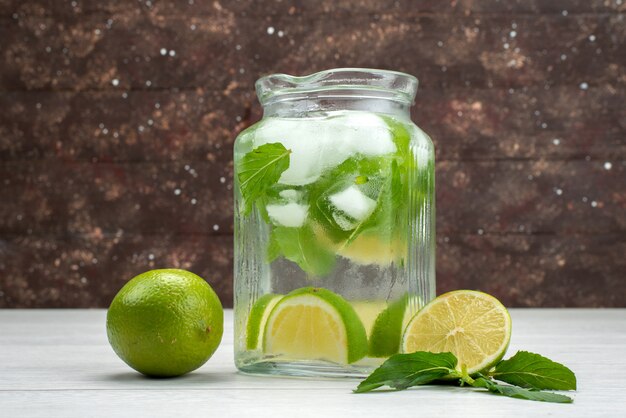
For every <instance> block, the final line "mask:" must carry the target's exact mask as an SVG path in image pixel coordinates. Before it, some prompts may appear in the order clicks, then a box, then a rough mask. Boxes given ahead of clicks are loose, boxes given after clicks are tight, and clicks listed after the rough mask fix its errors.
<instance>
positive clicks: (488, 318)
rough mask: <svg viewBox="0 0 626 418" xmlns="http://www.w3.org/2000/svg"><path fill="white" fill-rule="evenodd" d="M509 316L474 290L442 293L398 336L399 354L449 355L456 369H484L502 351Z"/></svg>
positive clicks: (506, 341) (495, 301)
mask: <svg viewBox="0 0 626 418" xmlns="http://www.w3.org/2000/svg"><path fill="white" fill-rule="evenodd" d="M510 339H511V317H510V316H509V312H508V311H507V310H506V308H505V307H504V306H503V305H502V304H501V303H500V301H499V300H498V299H496V298H494V297H493V296H491V295H488V294H486V293H483V292H477V291H474V290H455V291H453V292H448V293H444V294H443V295H441V296H439V297H437V298H435V299H434V300H432V301H431V302H430V303H428V304H427V305H426V306H424V308H422V310H421V311H419V312H418V313H417V315H415V316H414V317H413V318H412V319H411V321H410V322H409V324H408V325H407V327H406V331H405V332H404V336H403V337H402V351H403V352H404V353H413V352H415V351H432V352H435V353H441V352H451V353H452V354H454V355H455V356H456V358H457V359H458V360H459V362H458V366H457V367H458V368H459V370H460V369H461V368H462V366H466V367H467V372H468V373H469V374H474V373H477V372H480V371H483V370H487V369H489V368H491V367H492V366H493V365H495V364H496V363H497V362H498V361H500V359H502V357H503V356H504V353H505V352H506V349H507V348H508V346H509V341H510Z"/></svg>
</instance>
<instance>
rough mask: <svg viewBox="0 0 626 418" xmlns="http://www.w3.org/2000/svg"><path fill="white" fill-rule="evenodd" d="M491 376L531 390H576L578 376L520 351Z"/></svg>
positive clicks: (556, 364) (539, 357)
mask: <svg viewBox="0 0 626 418" xmlns="http://www.w3.org/2000/svg"><path fill="white" fill-rule="evenodd" d="M490 376H491V377H493V378H494V379H496V380H501V381H503V382H507V383H510V384H512V385H515V386H520V387H523V388H531V389H552V390H575V389H576V376H575V375H574V372H572V371H571V370H570V369H568V368H567V367H565V366H564V365H562V364H560V363H557V362H555V361H552V360H550V359H548V358H546V357H543V356H541V355H539V354H535V353H529V352H528V351H518V352H517V353H516V354H515V355H514V356H513V357H511V358H510V359H508V360H504V361H501V362H500V363H498V364H497V365H496V368H495V370H494V371H493V372H491V373H490Z"/></svg>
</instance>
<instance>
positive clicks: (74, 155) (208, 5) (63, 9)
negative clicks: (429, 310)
mask: <svg viewBox="0 0 626 418" xmlns="http://www.w3.org/2000/svg"><path fill="white" fill-rule="evenodd" d="M625 11H626V1H624V2H622V1H617V0H592V1H589V0H558V1H540V0H532V1H521V0H518V1H498V0H484V1H473V0H458V1H456V0H455V1H431V0H420V1H408V0H402V1H392V0H384V1H375V0H361V1H356V2H355V1H347V0H324V1H321V2H309V1H297V0H287V1H270V0H264V1H253V0H242V1H221V2H220V1H212V0H194V1H173V0H153V1H145V0H140V1H129V0H101V1H96V2H94V1H85V0H76V1H65V0H52V1H50V0H0V202H1V203H0V307H106V306H108V304H109V303H110V301H111V299H112V297H113V295H114V294H115V293H116V292H117V290H118V289H119V288H120V287H121V286H122V285H123V284H124V283H125V282H126V281H127V280H129V279H130V278H132V277H133V276H134V275H136V274H139V273H141V272H143V271H145V270H148V269H151V268H157V267H180V268H187V269H190V270H192V271H194V272H195V273H198V274H200V275H201V276H203V277H204V278H206V279H207V281H209V282H210V283H211V284H212V285H213V286H214V288H215V289H216V290H217V291H218V293H219V294H220V296H221V298H222V301H223V303H224V304H225V305H226V306H229V305H230V304H231V301H232V216H231V206H232V198H231V194H232V190H231V188H232V162H231V158H232V150H231V147H232V143H233V140H234V138H235V137H236V135H237V133H238V132H239V131H240V130H242V129H243V128H245V127H247V126H249V125H250V124H252V123H254V122H255V121H257V120H258V119H259V117H260V115H261V109H260V106H259V105H258V103H257V101H256V98H255V96H254V90H253V83H254V80H255V79H257V78H258V77H259V76H261V75H265V74H268V73H272V72H286V73H291V74H296V75H304V74H310V73H312V72H315V71H319V70H322V69H327V68H332V67H342V66H350V67H355V66H361V67H373V68H388V69H395V70H400V71H405V72H408V73H411V74H414V75H416V76H417V77H418V78H419V79H420V88H419V91H418V95H417V99H416V106H415V108H414V112H413V118H414V120H415V121H416V122H417V123H418V124H419V125H420V126H422V127H423V128H424V130H425V131H426V132H428V133H429V134H431V136H432V137H433V139H434V141H435V144H436V153H437V231H438V237H437V243H438V251H437V273H438V277H437V278H438V290H439V291H440V292H443V291H446V290H450V289H454V288H460V287H471V288H476V289H481V290H485V291H488V292H490V293H493V294H494V295H496V296H497V297H499V298H500V299H501V300H503V301H504V302H505V303H506V304H507V305H508V306H590V307H591V306H622V307H624V306H626V282H625V281H624V280H623V278H624V277H626V258H625V257H623V254H624V253H626V185H625V182H624V178H625V177H626V165H625V160H626V107H625V106H624V102H625V101H626V88H625V85H626V73H625V69H626V53H625V52H624V51H625V50H626V48H625V46H624V45H625V41H626V24H625V23H626V22H625V16H626V13H625Z"/></svg>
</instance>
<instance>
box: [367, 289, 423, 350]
mask: <svg viewBox="0 0 626 418" xmlns="http://www.w3.org/2000/svg"><path fill="white" fill-rule="evenodd" d="M410 301H411V302H412V303H409V302H410ZM418 306H419V298H417V297H413V298H409V296H408V295H407V294H405V295H404V296H403V297H401V298H400V299H398V300H396V301H395V302H392V303H391V304H390V305H389V306H388V307H387V309H385V310H384V311H382V312H381V313H380V314H379V315H378V317H377V318H376V321H375V322H374V326H373V328H372V333H371V336H370V340H369V355H370V356H371V357H389V356H391V355H393V354H396V353H397V352H398V351H399V350H400V342H401V340H402V331H403V330H404V328H405V327H406V326H407V324H408V323H409V320H410V319H411V317H412V316H413V313H414V312H415V311H416V310H417V307H418Z"/></svg>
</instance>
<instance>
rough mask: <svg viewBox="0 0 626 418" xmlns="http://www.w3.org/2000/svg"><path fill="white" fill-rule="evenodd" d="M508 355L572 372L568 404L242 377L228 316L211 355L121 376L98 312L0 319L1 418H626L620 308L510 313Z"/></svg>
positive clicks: (625, 320)
mask: <svg viewBox="0 0 626 418" xmlns="http://www.w3.org/2000/svg"><path fill="white" fill-rule="evenodd" d="M511 315H512V318H513V337H512V340H511V346H510V348H509V355H512V354H513V353H515V352H516V351H517V350H520V349H524V350H528V351H533V352H538V353H541V354H543V355H545V356H547V357H550V358H552V359H554V360H556V361H559V362H562V363H564V364H566V365H567V366H568V367H570V368H572V369H573V370H574V372H575V373H576V376H577V378H578V387H579V390H578V391H577V392H573V393H571V396H572V397H573V398H574V399H575V401H574V403H573V404H570V405H561V404H547V403H541V402H531V401H522V400H516V399H509V398H503V397H498V396H493V395H489V394H483V393H473V392H472V390H469V389H461V388H451V387H442V386H439V387H422V388H416V389H412V390H408V391H405V392H396V393H372V394H367V395H355V394H352V393H351V389H353V388H354V387H355V386H356V384H357V382H358V381H357V380H351V379H346V380H305V379H293V378H292V379H286V378H274V377H257V376H246V375H242V374H239V373H237V372H236V369H235V367H234V364H233V345H232V341H233V333H232V312H231V311H227V312H226V326H225V334H224V339H223V341H222V344H221V346H220V348H219V349H218V351H217V352H216V354H215V355H214V357H213V358H212V359H211V360H209V362H208V363H207V364H205V365H204V366H203V367H201V368H200V369H199V370H197V371H195V372H193V373H191V374H188V375H186V376H183V377H180V378H175V379H149V378H145V377H143V376H141V375H140V374H138V373H136V372H135V371H133V370H132V369H130V368H129V367H128V366H126V365H125V364H124V363H123V362H122V361H121V360H120V359H119V358H117V356H116V355H115V353H114V352H113V350H112V349H111V348H110V346H109V344H108V342H107V339H106V330H105V311H102V310H0V359H1V360H0V405H1V408H2V409H1V414H0V415H2V416H3V417H64V418H65V417H74V416H75V417H85V416H90V417H100V416H102V417H111V416H133V417H139V416H150V417H155V416H163V417H171V416H205V417H206V416H212V417H243V416H254V417H258V418H261V417H271V418H278V417H290V418H291V417H296V416H297V417H309V416H310V417H328V418H331V417H347V416H355V417H357V416H358V417H374V418H380V417H394V418H395V417H416V416H421V417H428V416H458V415H462V416H464V417H473V416H476V417H505V416H533V417H542V416H556V417H623V416H624V415H623V413H624V408H626V397H624V393H626V379H625V378H624V369H625V368H626V360H625V357H624V353H625V352H626V310H625V309H611V310H591V309H561V310H555V309H512V310H511Z"/></svg>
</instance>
